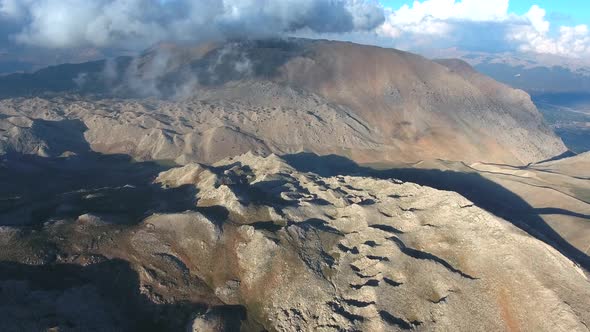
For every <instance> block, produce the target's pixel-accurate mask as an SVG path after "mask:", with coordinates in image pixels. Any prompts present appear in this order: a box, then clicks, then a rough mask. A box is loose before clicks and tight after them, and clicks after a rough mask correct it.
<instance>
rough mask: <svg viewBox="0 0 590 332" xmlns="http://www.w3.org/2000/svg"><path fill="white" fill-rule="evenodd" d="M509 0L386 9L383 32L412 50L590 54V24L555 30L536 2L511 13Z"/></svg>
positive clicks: (430, 2) (429, 1) (438, 0)
mask: <svg viewBox="0 0 590 332" xmlns="http://www.w3.org/2000/svg"><path fill="white" fill-rule="evenodd" d="M509 4H510V3H509V0H496V1H490V0H425V1H414V3H413V4H412V5H411V6H409V5H403V6H402V7H400V8H398V9H386V20H385V22H384V23H383V24H382V25H381V26H380V27H378V28H377V30H376V32H377V33H378V34H379V35H380V36H385V37H389V38H392V39H394V40H396V45H409V47H410V48H411V49H421V48H423V47H431V48H437V47H438V48H444V47H457V48H460V49H464V50H469V51H488V52H493V51H495V52H506V51H521V52H533V53H542V54H553V55H560V56H566V57H584V56H589V55H590V34H589V32H588V27H587V26H586V25H578V26H561V27H559V28H558V29H555V30H556V31H552V29H551V28H552V26H551V23H550V22H549V21H548V19H547V17H546V12H545V10H544V9H543V8H541V7H539V6H538V5H533V6H532V7H531V9H530V10H529V11H528V12H527V13H526V14H524V15H516V14H514V13H510V12H509V9H508V8H509Z"/></svg>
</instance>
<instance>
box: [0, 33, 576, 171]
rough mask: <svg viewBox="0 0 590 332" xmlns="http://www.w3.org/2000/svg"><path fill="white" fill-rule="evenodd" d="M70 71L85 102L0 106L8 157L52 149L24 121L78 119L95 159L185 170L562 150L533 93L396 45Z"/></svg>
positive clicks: (249, 47)
mask: <svg viewBox="0 0 590 332" xmlns="http://www.w3.org/2000/svg"><path fill="white" fill-rule="evenodd" d="M72 68H74V69H75V68H77V69H76V70H78V71H79V72H78V74H79V77H78V76H76V82H78V84H77V85H76V87H75V88H64V90H63V91H62V92H76V93H79V94H81V95H75V96H67V97H63V96H62V97H53V98H49V99H35V98H26V99H22V98H20V99H7V100H3V101H2V102H1V103H0V114H3V116H2V119H1V120H0V124H1V125H2V129H3V131H2V132H1V133H0V134H1V135H2V136H3V137H4V138H3V140H2V150H3V151H9V150H14V151H17V152H18V151H20V152H25V153H35V151H39V148H40V147H42V146H43V144H44V143H43V142H44V141H43V139H42V138H39V136H38V135H34V133H31V132H30V131H29V130H28V129H26V128H29V127H30V126H29V125H26V124H25V125H24V126H18V127H19V128H18V129H15V126H17V125H15V123H16V122H15V121H16V120H15V121H13V120H14V119H17V118H22V119H20V120H17V122H19V121H20V122H22V123H28V122H32V121H33V122H34V121H36V120H38V119H41V120H50V121H54V120H59V121H62V120H76V121H81V122H83V124H84V125H85V126H86V127H87V130H85V131H84V136H85V139H86V140H87V141H88V143H90V146H91V148H92V149H93V150H95V151H99V152H105V153H125V154H129V155H132V156H133V157H135V158H138V159H169V160H175V161H176V162H178V163H181V164H185V163H188V162H195V161H196V162H215V161H218V160H220V159H222V158H224V157H228V156H234V155H238V154H241V153H244V152H246V151H250V150H255V151H258V152H267V153H268V152H273V153H278V154H286V153H293V152H300V151H310V152H315V153H319V154H329V153H334V154H339V155H344V156H347V157H349V158H352V159H354V160H356V161H360V162H383V161H403V162H415V161H417V160H425V159H437V158H442V159H447V160H464V161H485V162H505V163H508V162H509V163H516V164H526V163H530V162H535V161H539V160H545V159H549V158H551V157H553V156H555V155H559V154H561V153H563V152H564V151H565V150H566V149H565V147H564V145H563V143H562V142H561V140H560V139H559V138H557V137H556V136H555V135H554V134H553V133H552V132H551V130H550V129H548V127H547V126H546V125H545V124H544V122H543V119H542V117H541V115H540V114H539V112H538V111H537V110H536V108H535V107H534V105H533V104H532V102H531V101H530V98H529V96H528V95H526V94H525V93H524V92H522V91H519V90H514V89H511V88H509V87H507V86H505V85H502V84H499V83H497V82H495V81H493V80H491V79H489V78H487V77H484V76H483V75H480V74H477V73H476V72H474V71H473V70H472V69H471V68H470V67H468V66H467V65H466V64H464V63H463V64H462V65H458V64H457V63H456V62H453V61H440V63H436V62H432V61H429V60H427V59H424V58H422V57H420V56H417V55H414V54H410V53H405V52H401V51H396V50H391V49H382V48H377V47H369V46H361V45H355V44H350V43H341V42H328V41H308V40H282V41H248V42H232V43H226V44H220V45H205V46H201V47H197V48H194V49H191V48H183V47H178V46H169V45H168V46H166V47H161V48H156V49H153V50H150V51H149V52H146V53H145V54H144V55H142V56H141V57H138V58H136V59H133V60H129V59H126V60H125V61H123V60H120V61H116V62H106V64H105V65H104V70H103V71H99V70H97V69H96V68H94V67H92V68H93V69H92V70H89V69H88V68H87V66H82V65H80V66H78V67H76V66H73V67H72V66H70V67H68V75H70V76H72V75H73V74H72V71H75V70H74V69H72ZM53 72H56V73H58V72H59V69H58V68H54V69H53ZM70 76H68V77H70ZM70 80H71V78H70ZM2 84H3V85H6V86H7V87H9V86H10V82H9V81H5V82H3V83H2ZM33 92H34V93H38V90H34V91H32V93H33ZM21 95H22V93H21ZM130 96H131V97H133V98H134V99H129V97H130ZM146 97H152V98H150V99H145V98H146ZM154 97H155V98H154ZM21 127H22V128H21ZM27 135H28V136H27ZM29 136H30V137H31V138H30V139H20V140H19V138H18V137H29ZM15 137H17V138H15ZM21 141H24V142H31V143H30V144H29V146H26V144H25V145H23V144H20V143H19V142H21ZM47 144H49V143H47ZM47 144H46V145H47ZM47 149H48V148H46V147H45V148H43V149H42V151H41V154H43V153H45V150H47Z"/></svg>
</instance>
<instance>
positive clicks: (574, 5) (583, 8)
mask: <svg viewBox="0 0 590 332" xmlns="http://www.w3.org/2000/svg"><path fill="white" fill-rule="evenodd" d="M489 1H490V2H494V0H489ZM413 2H414V0H381V1H380V3H381V4H383V6H385V7H390V8H399V7H401V6H402V5H411V4H412V3H413ZM533 5H538V6H540V7H542V8H544V9H545V10H546V11H547V13H548V15H550V16H551V17H552V18H553V19H554V22H555V23H557V21H560V22H564V23H568V24H588V25H590V1H589V0H511V1H510V3H509V7H508V10H509V11H510V12H512V13H515V14H517V15H523V14H525V13H526V12H527V11H528V10H529V9H530V8H531V7H532V6H533Z"/></svg>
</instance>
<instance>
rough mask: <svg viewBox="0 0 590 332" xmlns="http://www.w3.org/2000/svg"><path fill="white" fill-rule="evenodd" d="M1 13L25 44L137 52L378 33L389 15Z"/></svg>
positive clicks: (33, 9)
mask: <svg viewBox="0 0 590 332" xmlns="http://www.w3.org/2000/svg"><path fill="white" fill-rule="evenodd" d="M0 16H1V17H2V18H3V19H4V20H5V21H6V20H9V21H11V22H14V23H15V24H18V26H19V29H18V32H17V33H15V34H13V35H12V37H13V38H14V40H15V41H16V42H18V43H21V44H26V45H34V46H41V47H47V48H73V47H89V46H94V47H118V48H129V49H137V48H141V47H146V46H149V45H151V44H154V43H156V42H158V41H162V40H175V41H185V40H190V41H192V40H200V39H211V38H234V37H264V36H275V35H281V34H284V33H287V32H293V31H297V30H301V29H309V30H311V31H314V32H318V33H325V32H335V33H344V32H351V31H362V30H372V29H374V28H376V27H377V26H379V25H381V24H382V23H383V22H384V20H385V17H384V12H383V8H382V7H381V6H380V5H379V4H378V3H377V2H374V1H372V0H281V1H276V0H0Z"/></svg>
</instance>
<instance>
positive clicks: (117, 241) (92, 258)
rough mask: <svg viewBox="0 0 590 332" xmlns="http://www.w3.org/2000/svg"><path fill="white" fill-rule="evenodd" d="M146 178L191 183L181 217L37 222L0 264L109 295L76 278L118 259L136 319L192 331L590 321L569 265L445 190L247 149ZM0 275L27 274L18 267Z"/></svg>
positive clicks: (586, 292) (584, 286) (577, 275)
mask: <svg viewBox="0 0 590 332" xmlns="http://www.w3.org/2000/svg"><path fill="white" fill-rule="evenodd" d="M156 183H157V185H158V186H161V187H162V188H163V189H162V190H164V191H166V190H175V188H194V190H192V191H185V193H186V195H191V196H189V197H192V199H193V201H194V206H193V208H191V209H189V210H187V211H185V212H158V213H152V214H150V215H149V216H148V217H147V218H145V219H144V220H143V221H141V222H140V223H139V224H137V225H135V226H121V225H120V224H118V225H113V224H110V221H109V220H110V218H111V216H109V215H102V216H98V215H88V214H86V215H80V216H79V217H77V218H71V219H68V218H66V219H61V220H56V219H55V218H50V220H51V221H50V222H47V223H45V224H44V226H43V227H41V228H40V229H39V230H38V231H36V232H33V233H28V232H26V231H24V230H19V229H12V228H8V227H4V228H2V229H0V231H2V234H3V236H2V239H1V241H2V242H0V245H1V246H2V247H3V248H7V250H1V251H0V255H1V258H2V260H4V261H6V260H8V261H13V262H16V263H19V262H20V263H24V262H25V261H26V260H27V259H29V261H30V262H31V263H32V264H35V265H44V264H50V266H57V267H54V268H53V269H52V270H53V271H54V273H58V272H59V271H61V270H60V268H59V267H60V266H62V264H65V263H68V264H69V265H72V266H80V265H82V266H85V267H84V268H81V270H82V271H80V272H77V271H78V270H76V268H73V267H70V269H72V270H71V273H72V275H74V276H75V275H78V274H80V275H82V276H86V277H85V279H84V280H85V282H87V283H90V285H92V287H95V288H97V289H99V290H100V289H104V287H107V288H108V287H112V286H109V285H110V284H109V283H108V281H102V282H98V281H95V280H94V279H93V278H91V277H88V276H87V274H88V273H90V274H91V275H96V274H92V273H91V272H90V271H97V272H100V271H106V270H108V269H113V268H114V267H113V264H115V266H118V265H117V264H119V265H120V264H121V262H126V263H127V264H128V267H127V268H126V269H127V270H128V272H126V274H124V275H127V274H130V275H132V276H134V277H133V278H131V280H130V281H129V285H128V287H130V288H131V289H134V290H133V291H129V292H128V293H131V294H135V295H134V296H133V297H132V299H137V301H139V302H138V305H137V312H134V314H135V315H140V316H139V317H141V315H142V314H143V315H146V314H148V315H150V317H153V318H158V319H159V320H160V323H161V324H164V325H162V326H164V327H165V326H172V325H166V324H170V323H169V321H173V322H174V324H176V325H175V326H176V327H178V326H179V325H182V323H183V322H184V323H186V324H189V320H190V321H191V323H190V324H191V325H192V326H193V327H195V328H197V330H198V328H199V327H202V326H214V327H215V326H217V327H219V326H223V325H224V324H235V323H236V321H238V322H239V321H241V323H240V324H242V328H243V329H246V330H271V331H273V330H282V331H296V330H322V331H343V330H387V331H402V330H411V329H417V330H424V331H430V330H473V329H476V330H509V329H516V330H551V331H585V330H587V328H586V326H587V324H588V323H589V321H590V312H589V311H588V308H589V307H590V306H589V303H588V299H590V287H589V282H588V279H587V278H586V276H585V275H584V273H583V272H582V270H580V269H579V268H578V267H576V266H575V264H573V263H572V262H571V261H570V260H568V259H567V258H565V257H564V256H562V255H561V254H560V253H559V252H558V251H556V250H555V249H553V248H552V247H550V246H548V245H546V244H544V243H542V242H541V241H539V240H536V239H534V238H532V237H530V236H528V235H526V234H525V233H523V232H521V231H519V230H517V229H516V228H515V227H513V226H512V225H510V224H509V223H508V222H506V221H504V220H502V219H499V218H497V217H494V216H493V215H491V214H489V213H487V212H485V211H483V210H481V209H479V208H478V207H476V206H474V205H473V204H472V203H471V202H470V201H468V200H467V199H465V198H463V197H461V196H459V195H458V194H456V193H452V192H444V191H437V190H434V189H431V188H428V187H421V186H419V185H416V184H412V183H402V182H401V181H396V180H378V179H374V178H370V177H362V176H354V175H342V176H334V177H322V176H320V175H317V174H314V173H303V172H301V171H298V170H297V169H295V168H294V167H293V166H291V165H289V164H288V163H286V162H285V161H284V160H282V159H281V158H279V157H277V156H275V155H271V156H269V157H266V158H264V157H259V156H255V155H253V154H246V155H242V156H239V157H236V158H233V159H226V160H223V161H221V162H219V163H216V164H215V165H214V166H206V165H200V164H188V165H186V166H184V167H181V168H175V169H171V170H169V171H166V172H163V173H160V174H159V176H158V177H157V179H156ZM109 262H111V263H109ZM115 262H118V263H115ZM16 263H15V264H16ZM21 269H23V268H21ZM120 269H122V270H125V268H123V267H120ZM0 270H3V271H4V270H6V271H9V272H11V274H10V275H11V276H13V278H15V280H19V278H21V279H23V278H24V279H26V278H29V279H30V278H31V277H30V275H29V274H27V273H26V271H27V270H26V269H25V270H24V271H20V274H18V273H15V272H14V270H16V267H14V266H10V267H5V266H1V265H0ZM129 270H130V271H129ZM85 271H89V272H85ZM2 278H3V277H0V281H1V280H4V279H2ZM76 278H77V277H76ZM94 278H96V277H94ZM29 279H27V280H29ZM125 280H127V279H125ZM31 282H32V281H28V283H31ZM105 283H106V284H105ZM82 284H83V283H82ZM0 285H1V284H0ZM92 287H86V288H87V289H88V290H87V292H88V293H89V294H95V293H96V291H95V288H92ZM137 289H139V290H140V291H137ZM22 292H24V293H25V294H26V289H25V290H22ZM70 293H72V294H83V292H81V291H80V290H77V289H76V290H75V291H73V290H71V291H70ZM52 294H56V291H55V290H54V291H53V293H52ZM58 294H59V293H58ZM98 294H102V295H101V296H107V300H108V301H115V300H116V298H115V300H113V299H112V298H109V297H108V294H110V293H108V292H106V293H105V292H102V293H101V292H98ZM105 294H106V295H105ZM122 294H125V292H123V293H122ZM532 294H534V300H531V296H532ZM38 296H41V295H38ZM52 296H55V295H52ZM92 296H95V295H92ZM23 297H26V296H24V295H23ZM71 298H73V299H77V298H76V297H74V296H73V295H72V296H71ZM134 301H135V300H134ZM88 303H90V302H88ZM99 303H102V302H99ZM150 303H151V304H150ZM187 303H188V304H190V303H195V304H199V305H195V306H191V305H187ZM0 304H1V302H0ZM175 306H178V307H177V308H178V310H177V311H174V310H169V311H167V310H165V309H164V308H166V307H169V308H175ZM99 308H104V306H101V307H99ZM38 310H39V311H40V312H43V310H50V309H47V308H39V309H38ZM191 310H192V312H193V315H191V314H190V312H191ZM224 310H225V312H229V313H230V315H229V317H230V318H227V317H226V316H223V315H222V314H221V313H223V312H224ZM187 311H188V313H187ZM242 311H243V312H245V314H244V313H240V312H242ZM64 312H66V313H67V312H69V311H64ZM103 312H104V313H103ZM232 312H233V314H232ZM101 313H103V315H105V317H106V318H108V319H109V320H105V322H110V321H115V322H118V321H120V320H121V318H120V317H119V316H117V315H115V316H113V315H114V314H113V313H110V311H108V310H106V311H105V310H104V309H103V311H101ZM175 314H178V315H180V316H174V315H175ZM57 316H58V319H57V321H60V320H59V318H61V317H60V316H59V313H58V315H57ZM10 317H13V316H10ZM10 317H8V318H3V319H4V320H7V319H10ZM134 317H137V316H134ZM224 317H225V318H224ZM232 317H233V318H232ZM150 319H152V318H150ZM1 322H3V321H2V320H0V323H1ZM166 322H168V323H166ZM75 323H76V324H78V320H75ZM86 323H87V324H94V323H93V322H92V321H87V322H86ZM105 324H106V323H105ZM234 326H235V325H234ZM91 327H92V326H91Z"/></svg>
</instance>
